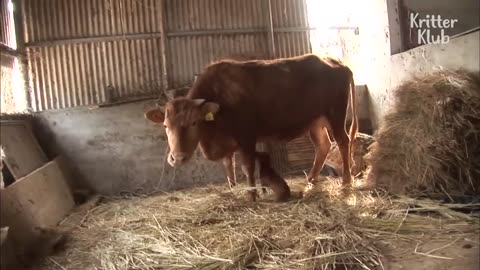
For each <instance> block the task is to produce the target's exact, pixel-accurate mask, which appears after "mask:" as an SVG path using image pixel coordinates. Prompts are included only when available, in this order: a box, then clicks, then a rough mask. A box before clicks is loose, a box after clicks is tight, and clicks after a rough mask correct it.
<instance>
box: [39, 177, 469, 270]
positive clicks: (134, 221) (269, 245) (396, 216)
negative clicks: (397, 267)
mask: <svg viewBox="0 0 480 270" xmlns="http://www.w3.org/2000/svg"><path fill="white" fill-rule="evenodd" d="M299 182H305V180H304V179H301V180H300V181H289V185H290V186H291V187H292V188H293V190H294V191H295V190H301V189H303V187H301V186H299V184H298V183H299ZM224 186H225V185H222V186H208V187H204V188H196V189H192V190H189V191H178V192H173V193H168V194H161V195H156V196H151V197H145V198H139V197H135V198H129V199H115V200H109V201H108V202H106V203H104V204H101V205H99V206H97V207H95V208H93V209H91V210H89V211H88V213H76V214H74V215H72V216H71V217H69V218H68V219H67V220H66V221H65V222H64V225H65V224H70V225H74V226H75V229H74V230H73V231H72V232H71V235H70V241H69V242H68V244H67V249H66V250H65V251H64V252H63V253H61V254H57V255H56V256H53V257H50V258H49V259H48V260H46V262H45V265H43V267H41V268H40V269H70V270H72V269H104V270H120V269H374V268H379V269H382V261H381V258H382V256H381V252H382V250H381V248H380V247H379V245H380V243H381V242H382V241H383V240H388V239H396V240H395V241H398V240H399V239H404V238H405V239H408V237H413V236H415V237H416V240H418V239H420V237H418V236H419V235H421V234H424V233H427V234H429V235H430V236H432V237H435V236H437V237H445V235H446V234H447V233H446V232H450V233H455V234H457V236H459V237H475V236H474V235H475V233H478V227H476V226H472V222H473V223H475V222H478V219H475V218H473V217H472V216H471V215H466V214H462V213H459V212H455V211H452V210H450V209H449V207H451V206H447V207H446V206H440V205H438V204H434V203H432V202H431V201H423V202H420V201H415V200H405V199H399V198H397V199H393V198H389V197H386V195H382V194H383V193H379V192H377V191H368V192H367V191H363V192H360V193H357V194H351V195H350V197H349V198H348V199H345V196H344V195H341V193H339V192H340V190H341V189H340V182H339V181H334V180H331V179H328V180H327V181H325V182H324V184H323V185H321V186H320V187H318V190H314V191H313V192H312V193H310V195H309V196H307V197H305V198H301V199H300V198H299V199H294V200H292V201H290V202H288V203H275V202H273V201H270V200H269V199H268V197H267V198H263V199H262V200H261V201H260V202H256V203H249V202H247V201H246V200H245V199H244V198H245V192H244V190H242V189H244V188H246V187H245V186H243V185H240V187H238V188H235V190H233V191H230V190H228V189H227V188H226V187H224ZM412 205H416V208H415V209H417V210H418V211H426V210H428V211H433V212H434V214H433V215H439V214H441V215H442V217H443V220H437V219H434V218H432V217H427V216H420V215H418V214H415V210H412V209H411V208H410V209H411V210H410V211H408V210H407V209H408V207H412ZM407 214H408V216H407ZM472 234H473V236H472ZM467 235H468V236H467ZM457 236H456V237H457ZM417 237H418V238H417Z"/></svg>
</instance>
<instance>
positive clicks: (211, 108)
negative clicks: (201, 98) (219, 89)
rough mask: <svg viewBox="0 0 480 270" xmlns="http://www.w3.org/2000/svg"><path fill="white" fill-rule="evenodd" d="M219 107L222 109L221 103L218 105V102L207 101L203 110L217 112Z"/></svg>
mask: <svg viewBox="0 0 480 270" xmlns="http://www.w3.org/2000/svg"><path fill="white" fill-rule="evenodd" d="M219 109H220V105H218V103H215V102H205V103H204V104H203V105H202V112H204V113H213V114H216V113H217V112H218V110H219Z"/></svg>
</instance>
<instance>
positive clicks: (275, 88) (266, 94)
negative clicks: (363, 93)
mask: <svg viewBox="0 0 480 270" xmlns="http://www.w3.org/2000/svg"><path fill="white" fill-rule="evenodd" d="M349 76H351V71H350V70H349V69H348V68H347V67H345V66H344V65H342V64H341V63H339V62H337V61H335V60H331V59H327V60H322V59H320V58H318V57H317V56H314V55H306V56H301V57H296V58H287V59H280V60H272V61H246V62H237V61H221V62H219V63H216V64H213V65H211V66H209V67H207V68H206V70H205V72H204V73H203V74H202V75H201V76H200V78H199V79H198V80H197V82H196V83H195V85H194V87H193V88H192V89H191V91H190V92H189V95H188V96H189V97H190V98H205V99H207V100H209V101H215V102H217V103H219V104H220V108H221V111H220V114H219V117H218V121H224V125H225V128H227V129H235V131H234V132H236V133H238V132H250V133H254V134H255V135H256V136H257V137H276V138H279V139H291V138H293V137H296V136H298V135H300V134H301V133H303V132H304V131H305V130H306V129H307V128H308V126H309V124H310V123H311V122H312V121H313V120H314V119H316V118H318V117H319V116H321V115H327V114H329V112H330V111H332V108H335V107H338V106H345V105H346V104H343V103H344V102H345V101H348V90H347V91H345V89H348V83H349V80H348V78H349ZM336 101H338V102H341V103H342V104H337V102H336Z"/></svg>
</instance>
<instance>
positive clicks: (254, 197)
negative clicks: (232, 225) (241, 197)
mask: <svg viewBox="0 0 480 270" xmlns="http://www.w3.org/2000/svg"><path fill="white" fill-rule="evenodd" d="M257 196H258V195H257V191H256V190H249V191H248V193H247V199H248V201H249V202H255V201H256V200H257Z"/></svg>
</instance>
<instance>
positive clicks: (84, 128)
mask: <svg viewBox="0 0 480 270" xmlns="http://www.w3.org/2000/svg"><path fill="white" fill-rule="evenodd" d="M152 105H153V104H152V102H148V101H147V102H138V103H131V104H125V105H121V106H115V107H108V108H102V109H93V110H92V109H88V108H75V109H69V110H59V111H47V112H41V113H38V114H36V116H35V125H36V130H37V134H36V135H37V137H38V139H39V141H40V143H41V144H42V145H43V147H44V148H45V149H46V151H47V154H48V155H49V157H50V158H53V157H55V156H57V155H58V154H61V155H62V156H63V157H64V158H65V161H66V162H67V164H68V167H69V168H70V169H71V171H72V172H73V177H74V180H75V182H76V183H77V184H78V183H81V184H78V185H80V186H82V185H85V186H86V187H88V188H92V189H93V190H95V191H97V192H100V193H104V194H118V193H119V192H122V191H123V192H138V193H144V192H147V193H148V192H152V191H153V190H154V189H161V190H172V189H179V188H185V187H190V186H193V185H197V184H199V183H205V182H215V181H223V179H224V175H223V171H222V168H221V167H220V166H219V164H216V163H214V162H210V161H207V160H205V159H204V158H203V157H200V153H197V155H196V157H195V158H194V160H192V162H190V163H189V164H188V165H186V166H185V167H182V168H181V169H177V170H176V171H174V169H173V168H172V167H171V166H169V165H168V164H167V165H166V166H165V167H164V164H166V163H164V158H165V147H166V143H165V131H164V130H163V128H162V127H161V125H152V124H151V123H149V122H147V120H146V119H144V118H143V113H144V110H146V109H147V108H151V107H152ZM164 169H165V172H163V170H164ZM162 174H163V175H164V176H163V181H161V179H162ZM225 181H226V180H225Z"/></svg>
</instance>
